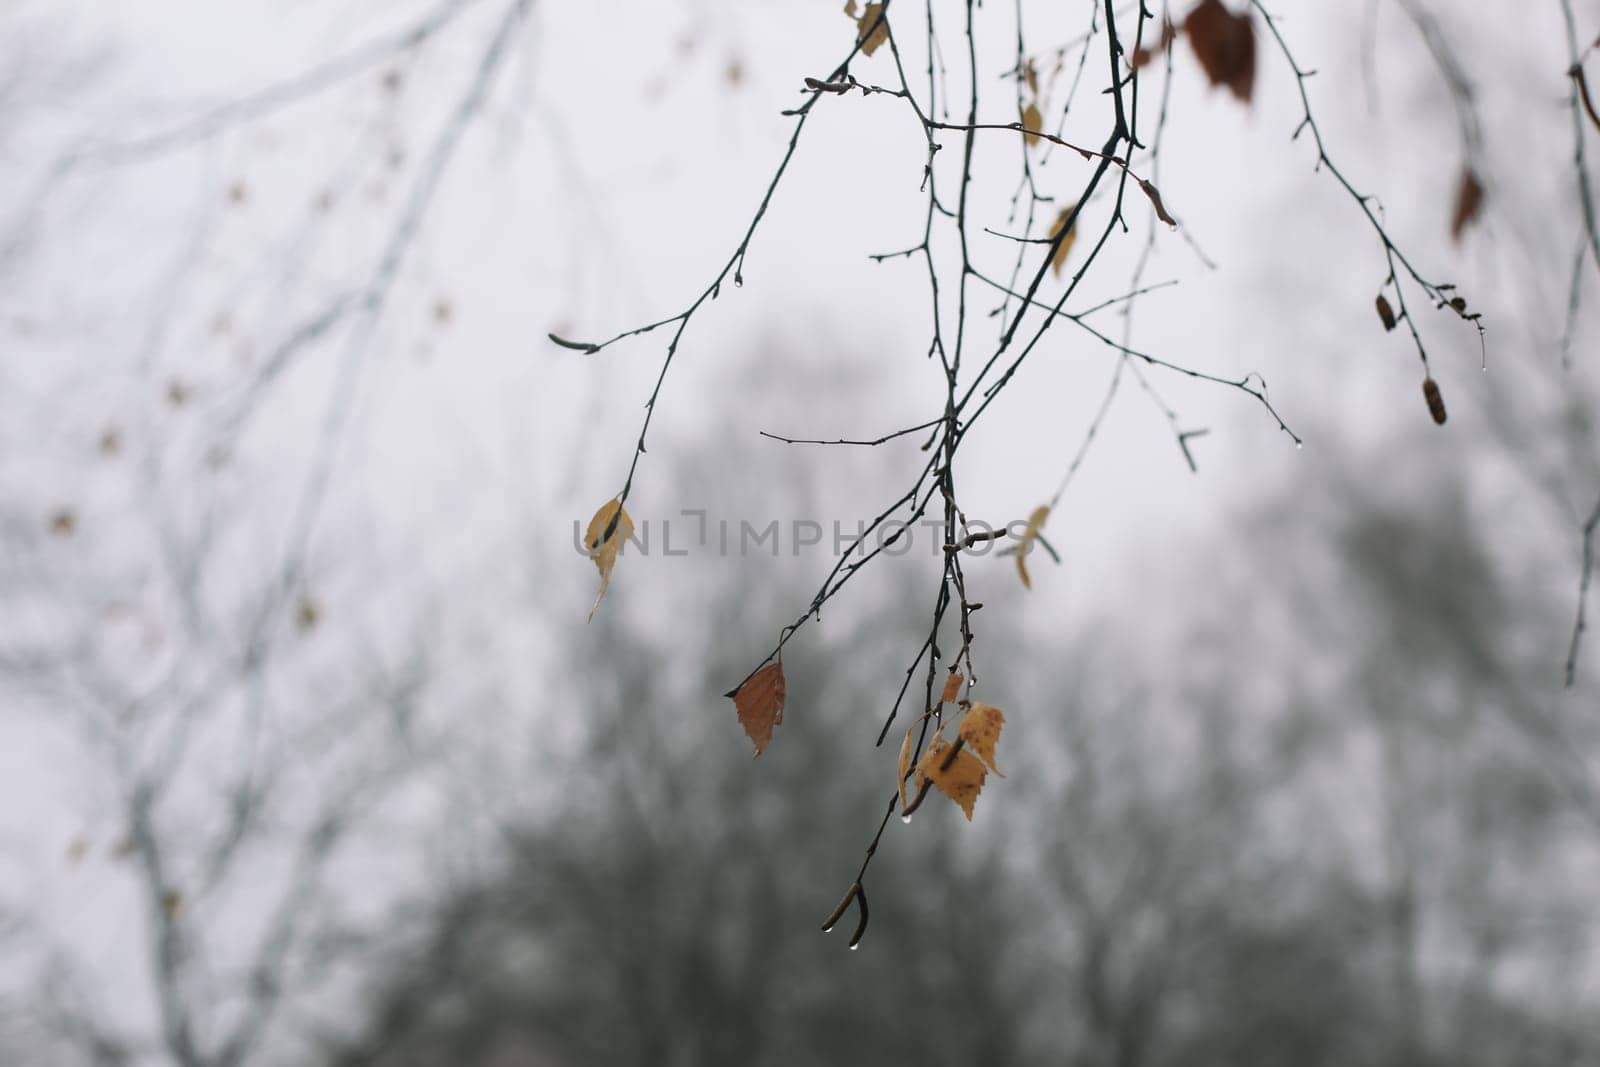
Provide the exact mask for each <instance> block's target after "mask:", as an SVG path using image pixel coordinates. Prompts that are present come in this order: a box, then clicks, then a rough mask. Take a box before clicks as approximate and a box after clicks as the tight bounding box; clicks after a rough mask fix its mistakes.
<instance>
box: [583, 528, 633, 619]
mask: <svg viewBox="0 0 1600 1067" xmlns="http://www.w3.org/2000/svg"><path fill="white" fill-rule="evenodd" d="M632 536H633V520H632V519H630V518H629V517H628V513H627V511H626V510H624V509H623V507H622V502H621V501H620V500H608V501H606V502H605V503H604V504H602V505H601V506H600V510H599V511H597V512H595V513H594V518H592V519H590V520H589V529H588V531H587V532H586V533H585V534H584V535H583V546H584V548H585V549H586V550H587V551H588V553H589V558H590V559H592V560H594V565H595V566H596V567H598V568H599V569H600V592H599V593H597V594H596V595H595V598H594V607H592V608H590V609H589V618H590V619H591V620H592V619H593V618H594V613H595V612H597V611H599V610H600V601H602V600H604V599H605V595H606V589H607V588H609V587H610V585H611V571H612V569H613V568H614V567H616V565H617V554H618V553H619V552H621V551H622V545H623V542H625V541H626V540H627V539H628V538H630V537H632Z"/></svg>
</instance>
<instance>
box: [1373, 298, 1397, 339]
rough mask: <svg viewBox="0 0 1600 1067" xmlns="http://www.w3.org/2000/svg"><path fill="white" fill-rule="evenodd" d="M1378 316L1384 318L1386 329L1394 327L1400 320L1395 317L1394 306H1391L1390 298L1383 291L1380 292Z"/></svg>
mask: <svg viewBox="0 0 1600 1067" xmlns="http://www.w3.org/2000/svg"><path fill="white" fill-rule="evenodd" d="M1378 318H1380V319H1382V320H1383V328H1384V329H1385V330H1392V329H1394V326H1395V323H1396V322H1398V321H1399V320H1398V319H1396V318H1395V317H1394V308H1392V307H1390V306H1389V298H1388V297H1386V296H1384V295H1383V294H1382V293H1379V294H1378Z"/></svg>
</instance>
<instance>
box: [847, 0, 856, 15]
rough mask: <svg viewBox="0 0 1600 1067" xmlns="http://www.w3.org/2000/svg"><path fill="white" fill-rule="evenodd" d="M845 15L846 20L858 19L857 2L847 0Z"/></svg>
mask: <svg viewBox="0 0 1600 1067" xmlns="http://www.w3.org/2000/svg"><path fill="white" fill-rule="evenodd" d="M844 14H845V17H846V18H852V19H853V18H855V17H856V0H845V3H844Z"/></svg>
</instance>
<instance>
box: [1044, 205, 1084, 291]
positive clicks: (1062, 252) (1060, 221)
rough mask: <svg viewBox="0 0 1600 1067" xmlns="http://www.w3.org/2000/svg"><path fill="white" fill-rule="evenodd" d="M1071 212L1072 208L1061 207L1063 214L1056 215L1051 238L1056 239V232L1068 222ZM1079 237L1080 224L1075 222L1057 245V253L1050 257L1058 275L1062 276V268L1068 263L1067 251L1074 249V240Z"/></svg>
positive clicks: (1053, 269)
mask: <svg viewBox="0 0 1600 1067" xmlns="http://www.w3.org/2000/svg"><path fill="white" fill-rule="evenodd" d="M1071 214H1072V208H1070V207H1064V208H1062V209H1061V214H1059V215H1057V216H1056V222H1055V225H1054V226H1051V227H1050V239H1051V240H1055V236H1056V234H1058V233H1060V232H1061V227H1063V226H1065V225H1066V224H1067V217H1068V216H1069V215H1071ZM1077 239H1078V224H1077V223H1076V222H1074V223H1073V224H1072V226H1071V227H1070V228H1069V229H1068V230H1067V235H1066V236H1065V237H1063V238H1062V239H1061V243H1060V244H1059V245H1057V246H1056V254H1055V255H1053V256H1051V257H1050V269H1051V271H1053V272H1054V273H1055V275H1056V277H1058V278H1059V277H1060V276H1061V268H1062V267H1064V266H1066V265H1067V253H1068V252H1071V251H1072V242H1074V241H1076V240H1077Z"/></svg>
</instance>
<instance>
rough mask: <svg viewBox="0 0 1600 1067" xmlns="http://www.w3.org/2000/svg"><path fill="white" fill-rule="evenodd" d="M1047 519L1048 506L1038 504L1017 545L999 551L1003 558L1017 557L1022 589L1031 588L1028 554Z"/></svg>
mask: <svg viewBox="0 0 1600 1067" xmlns="http://www.w3.org/2000/svg"><path fill="white" fill-rule="evenodd" d="M1049 518H1050V505H1049V504H1040V505H1039V506H1038V507H1036V508H1034V509H1033V514H1032V515H1029V516H1028V525H1027V528H1026V529H1024V530H1023V531H1022V536H1021V538H1019V539H1018V541H1017V543H1016V544H1014V545H1012V546H1010V547H1009V548H1004V549H1001V550H1000V554H1001V555H1003V556H1011V555H1014V556H1016V557H1017V576H1018V577H1019V578H1021V579H1022V588H1024V589H1032V588H1033V580H1032V579H1031V578H1029V577H1028V563H1027V559H1028V553H1029V552H1032V551H1033V543H1034V542H1035V541H1037V540H1038V539H1039V531H1040V530H1042V529H1044V524H1045V520H1047V519H1049Z"/></svg>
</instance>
